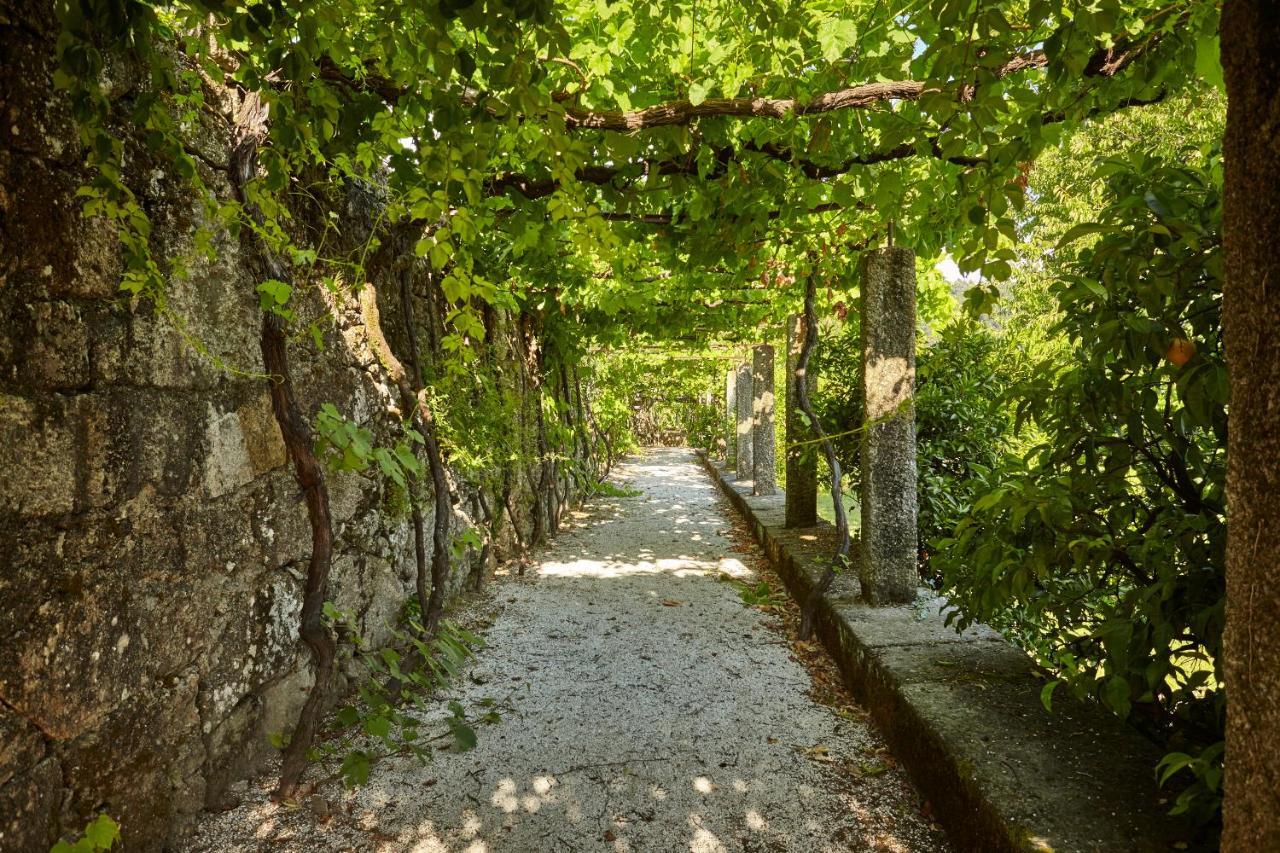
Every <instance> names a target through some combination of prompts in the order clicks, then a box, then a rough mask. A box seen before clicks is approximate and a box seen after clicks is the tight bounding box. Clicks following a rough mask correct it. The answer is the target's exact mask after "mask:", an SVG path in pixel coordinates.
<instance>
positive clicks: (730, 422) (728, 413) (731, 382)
mask: <svg viewBox="0 0 1280 853" xmlns="http://www.w3.org/2000/svg"><path fill="white" fill-rule="evenodd" d="M737 390H738V369H737V368H736V367H730V368H729V370H728V372H727V373H726V374H725V377H724V425H725V435H724V438H725V443H724V466H725V467H726V468H730V467H732V466H733V464H734V461H735V460H736V459H737V458H738V409H737V403H736V401H735V397H736V392H737Z"/></svg>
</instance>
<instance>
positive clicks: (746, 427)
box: [734, 364, 753, 480]
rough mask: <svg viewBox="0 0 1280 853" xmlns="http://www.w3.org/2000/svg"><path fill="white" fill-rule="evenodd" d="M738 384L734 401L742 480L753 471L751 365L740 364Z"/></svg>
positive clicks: (738, 461) (739, 475)
mask: <svg viewBox="0 0 1280 853" xmlns="http://www.w3.org/2000/svg"><path fill="white" fill-rule="evenodd" d="M735 377H736V385H737V387H736V388H735V389H734V401H735V405H736V406H737V408H736V413H737V416H738V422H737V424H736V425H735V430H736V434H735V437H736V442H737V448H738V458H737V463H738V469H737V471H738V479H739V480H742V479H745V478H747V477H750V476H751V474H752V471H751V449H752V448H751V444H752V441H751V397H752V390H753V389H752V382H751V365H749V364H740V365H738V367H737V370H736V373H735Z"/></svg>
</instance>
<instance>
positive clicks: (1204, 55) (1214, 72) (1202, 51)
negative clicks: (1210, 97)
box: [1196, 35, 1227, 92]
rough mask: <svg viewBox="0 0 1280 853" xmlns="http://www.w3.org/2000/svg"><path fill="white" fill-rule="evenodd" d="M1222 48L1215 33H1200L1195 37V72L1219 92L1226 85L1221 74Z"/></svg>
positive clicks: (1224, 88) (1224, 89)
mask: <svg viewBox="0 0 1280 853" xmlns="http://www.w3.org/2000/svg"><path fill="white" fill-rule="evenodd" d="M1221 57H1222V49H1221V45H1220V44H1219V41H1218V37H1217V36H1216V35H1202V36H1200V37H1199V38H1198V39H1196V74H1198V75H1199V76H1200V79H1202V80H1204V82H1206V83H1208V84H1209V85H1210V86H1213V87H1214V88H1215V89H1217V90H1218V91H1219V92H1225V91H1226V88H1227V85H1226V82H1225V81H1224V80H1223V75H1222V59H1221Z"/></svg>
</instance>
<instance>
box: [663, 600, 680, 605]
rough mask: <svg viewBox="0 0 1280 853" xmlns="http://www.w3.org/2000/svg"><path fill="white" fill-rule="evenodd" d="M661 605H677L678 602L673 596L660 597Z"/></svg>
mask: <svg viewBox="0 0 1280 853" xmlns="http://www.w3.org/2000/svg"><path fill="white" fill-rule="evenodd" d="M662 606H663V607H679V606H680V602H678V601H676V600H675V599H674V598H664V599H662Z"/></svg>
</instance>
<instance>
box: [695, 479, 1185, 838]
mask: <svg viewBox="0 0 1280 853" xmlns="http://www.w3.org/2000/svg"><path fill="white" fill-rule="evenodd" d="M702 458H703V462H704V464H705V465H706V467H707V470H708V472H709V473H710V474H711V477H712V478H713V479H714V480H715V481H716V483H717V484H718V485H719V486H720V488H721V490H722V491H723V492H724V493H725V495H726V496H728V498H729V500H730V502H731V503H732V504H733V505H734V507H735V508H736V509H737V510H738V511H739V512H740V513H741V514H742V515H743V517H744V518H746V520H747V521H748V522H749V523H750V526H751V529H752V532H753V534H754V535H755V537H756V539H757V540H758V541H759V542H760V544H761V545H762V546H763V547H764V549H765V550H766V552H767V553H768V555H769V558H770V560H772V561H773V563H774V565H775V566H776V568H777V570H778V573H779V574H780V575H781V576H782V578H783V579H784V581H785V582H786V584H787V586H788V588H789V590H790V592H791V594H792V595H793V596H794V597H795V598H796V599H797V600H804V598H805V597H806V595H807V594H808V591H809V590H810V589H811V588H812V585H813V584H814V583H815V581H816V580H817V579H818V578H819V577H820V575H821V569H820V568H819V566H820V560H822V559H824V558H825V557H826V556H827V555H829V554H830V553H831V552H832V551H833V550H834V548H833V544H832V541H833V537H834V528H833V527H832V526H831V525H829V524H827V523H826V522H821V523H820V526H818V527H811V528H805V529H785V528H784V527H783V526H782V525H783V518H784V504H785V497H784V496H783V495H782V494H781V493H779V494H777V495H773V496H769V497H754V496H752V495H751V482H750V480H735V479H734V477H733V472H731V471H724V470H722V469H720V468H719V467H717V466H716V465H715V464H714V463H713V462H711V461H710V460H708V459H707V458H706V456H705V455H703V457H702ZM945 603H946V602H945V600H944V599H941V598H937V597H930V596H929V594H928V593H927V592H926V591H924V590H922V591H921V598H920V599H919V600H918V601H917V602H916V603H915V604H914V605H909V606H901V607H874V608H873V607H869V606H867V605H865V604H862V603H861V602H860V601H859V600H858V596H857V582H856V580H855V579H853V578H848V577H840V578H837V582H836V583H835V584H834V585H833V586H832V588H831V589H830V590H829V591H828V593H827V594H826V596H824V599H823V601H822V602H821V603H820V605H819V608H818V619H817V625H818V634H819V636H820V637H821V639H822V641H823V644H824V645H825V646H826V647H827V649H828V650H829V651H830V652H831V654H832V655H833V656H834V657H835V659H836V662H837V663H838V665H839V666H840V670H841V672H842V673H843V674H844V677H845V680H846V681H847V682H848V684H849V686H850V688H851V689H852V691H853V693H854V695H855V696H856V697H857V698H858V700H859V701H860V702H861V703H862V704H863V705H864V706H865V707H866V708H867V709H869V710H870V711H871V714H872V716H873V717H874V718H875V721H876V723H877V724H878V725H879V726H880V729H881V730H882V731H883V733H884V735H885V738H886V739H887V740H888V742H889V744H890V747H891V748H892V750H893V753H894V755H895V756H896V757H897V758H898V759H899V760H900V761H901V762H902V763H903V765H904V766H905V767H906V768H907V771H908V772H909V773H910V774H911V776H912V779H913V780H914V781H915V783H916V785H917V786H918V787H919V789H920V791H921V793H922V794H924V796H925V797H926V798H927V799H928V800H929V802H930V804H931V805H932V808H933V812H934V815H935V816H936V818H937V820H938V822H939V823H940V824H942V826H943V827H944V828H945V829H946V830H947V833H948V835H949V836H950V838H951V841H952V843H953V844H954V845H955V847H956V848H957V849H959V850H982V851H1028V850H1031V851H1055V853H1065V851H1129V850H1137V851H1147V850H1152V851H1154V850H1169V849H1171V847H1172V846H1173V844H1174V843H1175V842H1177V840H1178V839H1179V838H1181V837H1184V836H1185V833H1186V827H1185V826H1183V825H1182V824H1181V823H1180V822H1179V821H1177V820H1175V819H1172V818H1170V817H1168V814H1167V813H1168V810H1169V807H1170V804H1171V798H1170V794H1169V792H1161V791H1160V790H1158V789H1157V787H1156V784H1155V766H1156V762H1157V761H1158V760H1159V759H1160V751H1159V749H1158V748H1157V747H1156V746H1155V745H1154V744H1152V743H1151V742H1150V741H1148V740H1147V739H1146V738H1144V737H1143V736H1142V735H1141V734H1140V733H1138V732H1137V731H1135V730H1134V729H1132V728H1130V727H1129V726H1126V725H1125V724H1124V723H1123V722H1121V721H1120V720H1118V719H1116V718H1115V717H1113V716H1111V715H1110V714H1108V713H1107V712H1106V711H1105V710H1103V709H1101V708H1099V707H1097V706H1094V705H1090V704H1087V703H1083V702H1079V701H1076V700H1074V699H1073V698H1071V697H1069V696H1068V695H1066V693H1065V691H1060V692H1059V693H1058V694H1057V695H1055V697H1054V702H1053V712H1052V713H1048V712H1046V711H1045V709H1044V706H1043V705H1042V704H1041V702H1040V690H1041V687H1042V685H1043V678H1042V676H1041V675H1040V674H1039V673H1038V672H1037V670H1036V667H1035V664H1034V663H1033V662H1032V661H1031V660H1029V659H1028V658H1027V656H1026V655H1025V654H1024V653H1022V652H1021V651H1019V650H1018V649H1016V648H1014V647H1013V646H1011V645H1010V644H1009V643H1008V642H1007V641H1005V640H1004V639H1003V638H1002V637H1001V636H1000V635H999V634H997V633H996V632H995V631H993V630H991V629H990V628H987V627H986V626H977V627H975V628H971V629H969V630H967V631H965V632H964V633H963V634H959V633H956V631H955V630H954V629H953V628H950V627H947V626H946V625H945V624H944V622H943V618H942V616H941V611H942V610H943V608H944V607H945Z"/></svg>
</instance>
